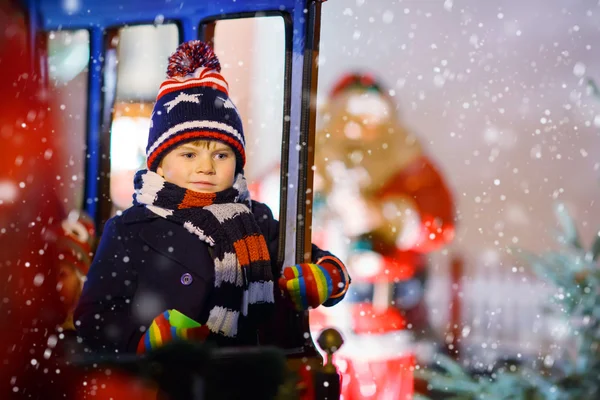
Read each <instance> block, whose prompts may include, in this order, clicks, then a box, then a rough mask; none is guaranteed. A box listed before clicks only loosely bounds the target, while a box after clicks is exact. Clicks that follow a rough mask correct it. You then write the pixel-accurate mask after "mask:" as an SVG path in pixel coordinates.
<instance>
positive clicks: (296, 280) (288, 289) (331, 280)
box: [279, 263, 341, 311]
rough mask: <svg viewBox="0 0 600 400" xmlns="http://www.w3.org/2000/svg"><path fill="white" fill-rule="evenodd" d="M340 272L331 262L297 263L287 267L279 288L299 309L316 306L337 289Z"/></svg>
mask: <svg viewBox="0 0 600 400" xmlns="http://www.w3.org/2000/svg"><path fill="white" fill-rule="evenodd" d="M340 281H341V279H340V273H339V271H338V270H337V268H336V267H335V266H334V265H333V264H330V263H323V264H322V265H318V264H296V265H294V266H291V267H285V268H284V270H283V276H282V277H281V278H280V279H279V288H280V289H281V290H283V291H284V293H286V294H287V295H288V297H289V298H290V300H291V301H292V303H293V304H294V308H295V309H296V310H298V311H303V310H308V309H311V308H316V307H318V306H319V305H321V304H323V303H324V302H325V301H327V300H328V299H329V297H330V296H331V294H332V293H333V292H334V291H337V288H338V285H339V282H340Z"/></svg>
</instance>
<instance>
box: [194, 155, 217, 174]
mask: <svg viewBox="0 0 600 400" xmlns="http://www.w3.org/2000/svg"><path fill="white" fill-rule="evenodd" d="M196 172H198V173H202V174H208V175H212V174H214V173H215V168H214V165H213V162H212V159H210V157H198V163H197V164H196Z"/></svg>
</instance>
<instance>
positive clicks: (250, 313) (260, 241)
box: [133, 170, 275, 338]
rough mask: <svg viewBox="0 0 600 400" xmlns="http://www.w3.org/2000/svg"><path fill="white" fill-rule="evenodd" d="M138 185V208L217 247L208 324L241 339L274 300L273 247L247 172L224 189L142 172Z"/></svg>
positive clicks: (135, 201) (270, 308)
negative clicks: (206, 189) (244, 327)
mask: <svg viewBox="0 0 600 400" xmlns="http://www.w3.org/2000/svg"><path fill="white" fill-rule="evenodd" d="M134 187H135V193H134V195H133V203H134V205H135V206H145V207H147V208H148V209H149V210H150V211H152V212H154V213H155V214H157V215H159V216H161V217H163V218H166V219H168V220H170V221H173V222H175V223H178V224H180V225H183V227H184V228H186V229H187V230H188V231H190V232H191V233H192V234H194V235H196V236H198V239H200V240H202V241H204V242H206V243H208V245H209V246H211V248H212V249H213V251H212V252H211V253H212V257H213V259H214V267H215V289H214V293H213V296H211V297H212V299H213V301H212V303H211V304H210V305H209V306H210V307H211V308H210V313H209V317H208V321H207V323H206V325H207V326H208V328H209V329H210V331H211V332H212V333H215V334H218V335H222V336H225V337H227V338H236V336H237V334H238V332H239V327H240V324H244V323H251V322H254V323H256V322H258V321H259V320H261V319H263V318H264V317H266V316H267V315H269V313H270V312H271V311H272V310H273V308H274V307H273V306H274V302H275V300H274V298H273V274H272V271H271V263H270V258H269V251H268V249H267V244H266V242H265V238H264V236H263V235H262V233H261V232H260V229H259V227H258V225H257V224H256V221H255V219H254V215H253V214H252V211H251V210H250V207H251V200H250V194H249V192H248V188H247V186H246V179H245V178H244V175H243V174H241V173H240V174H238V175H237V177H236V179H235V183H234V185H233V187H231V188H229V189H226V190H224V191H222V192H218V193H198V192H194V191H192V190H187V189H184V188H181V187H179V186H177V185H175V184H173V183H169V182H167V181H165V180H164V179H163V178H162V177H161V176H160V175H158V174H157V173H155V172H152V171H149V170H141V171H138V172H137V173H136V175H135V178H134ZM265 308H266V309H265Z"/></svg>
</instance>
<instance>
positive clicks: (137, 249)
mask: <svg viewBox="0 0 600 400" xmlns="http://www.w3.org/2000/svg"><path fill="white" fill-rule="evenodd" d="M252 212H253V214H254V217H255V219H256V221H257V223H258V226H259V228H260V230H261V232H262V233H263V235H264V236H265V240H266V242H267V245H268V248H269V253H270V256H271V260H272V261H271V264H272V269H273V276H274V280H275V285H274V286H275V288H274V289H275V299H276V301H275V303H276V312H275V314H274V317H273V318H272V319H271V320H270V321H268V322H267V323H266V324H265V325H263V326H262V327H261V328H259V329H258V330H257V331H255V332H252V333H250V334H248V333H246V334H245V335H243V336H244V337H240V338H239V343H237V344H240V345H256V344H270V345H276V346H279V347H283V348H287V349H299V348H300V347H302V346H303V345H305V344H306V338H305V337H304V332H303V326H302V314H299V313H296V312H295V311H293V310H292V309H291V308H290V307H289V304H287V302H286V301H285V300H284V299H283V297H282V295H281V292H280V290H279V289H278V287H277V280H278V279H279V277H280V275H281V266H280V265H276V264H277V263H276V261H275V260H277V254H278V245H279V243H278V242H279V223H278V221H277V220H275V219H274V218H273V214H272V212H271V210H270V209H269V208H268V207H267V206H266V205H264V204H262V203H259V202H256V201H255V202H253V207H252ZM208 249H209V247H208V245H207V244H206V243H204V242H203V241H201V240H199V239H198V237H197V236H195V235H193V234H191V233H190V232H188V231H187V230H186V229H185V228H183V226H181V225H179V224H176V223H174V222H172V221H168V220H166V219H164V218H161V217H159V216H158V215H156V214H154V213H153V212H151V211H150V210H148V209H147V208H146V207H143V206H134V207H131V208H129V209H127V210H125V211H124V212H123V213H122V215H120V216H115V217H113V218H111V219H110V220H108V221H107V222H106V225H105V228H104V232H103V234H102V238H101V240H100V244H99V246H98V249H97V251H96V255H95V257H94V260H93V262H92V266H91V268H90V270H89V273H88V275H87V281H86V283H85V285H84V288H83V293H82V295H81V299H80V301H79V304H78V306H77V309H76V310H75V321H76V322H75V325H76V329H77V332H78V335H79V336H80V337H81V338H82V339H83V340H84V343H85V345H86V346H87V347H88V348H89V349H90V350H92V351H97V352H118V353H124V352H129V353H132V352H135V351H136V349H137V345H138V342H139V340H140V338H141V337H142V335H143V334H144V331H145V329H146V328H148V327H149V326H150V324H151V322H152V320H153V319H154V318H155V317H156V316H158V315H159V314H160V313H162V312H163V311H165V310H168V309H177V310H179V311H180V312H182V313H184V314H185V315H187V316H189V317H190V318H192V319H195V320H196V321H198V322H200V323H202V324H204V323H205V322H206V321H207V319H208V311H209V310H208V304H210V296H211V294H212V292H213V288H214V262H213V259H212V257H211V255H210V253H209V250H208ZM327 255H331V254H330V253H328V252H326V251H323V250H321V249H319V248H318V247H316V246H314V245H313V248H312V259H313V262H316V261H317V260H318V259H319V258H321V257H323V256H327ZM342 298H343V296H342V297H339V298H336V299H335V301H331V300H330V301H328V302H326V303H325V305H326V306H331V305H333V304H335V303H337V302H339V301H340V300H341V299H342ZM239 336H242V335H239Z"/></svg>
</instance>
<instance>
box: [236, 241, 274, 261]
mask: <svg viewBox="0 0 600 400" xmlns="http://www.w3.org/2000/svg"><path fill="white" fill-rule="evenodd" d="M233 247H234V249H235V254H236V256H237V259H238V261H239V263H240V265H241V266H246V265H248V264H250V263H251V262H255V261H269V259H270V258H269V250H268V249H267V243H266V242H265V238H264V237H263V235H252V236H246V237H245V238H242V239H240V240H238V241H237V242H235V243H233Z"/></svg>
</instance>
